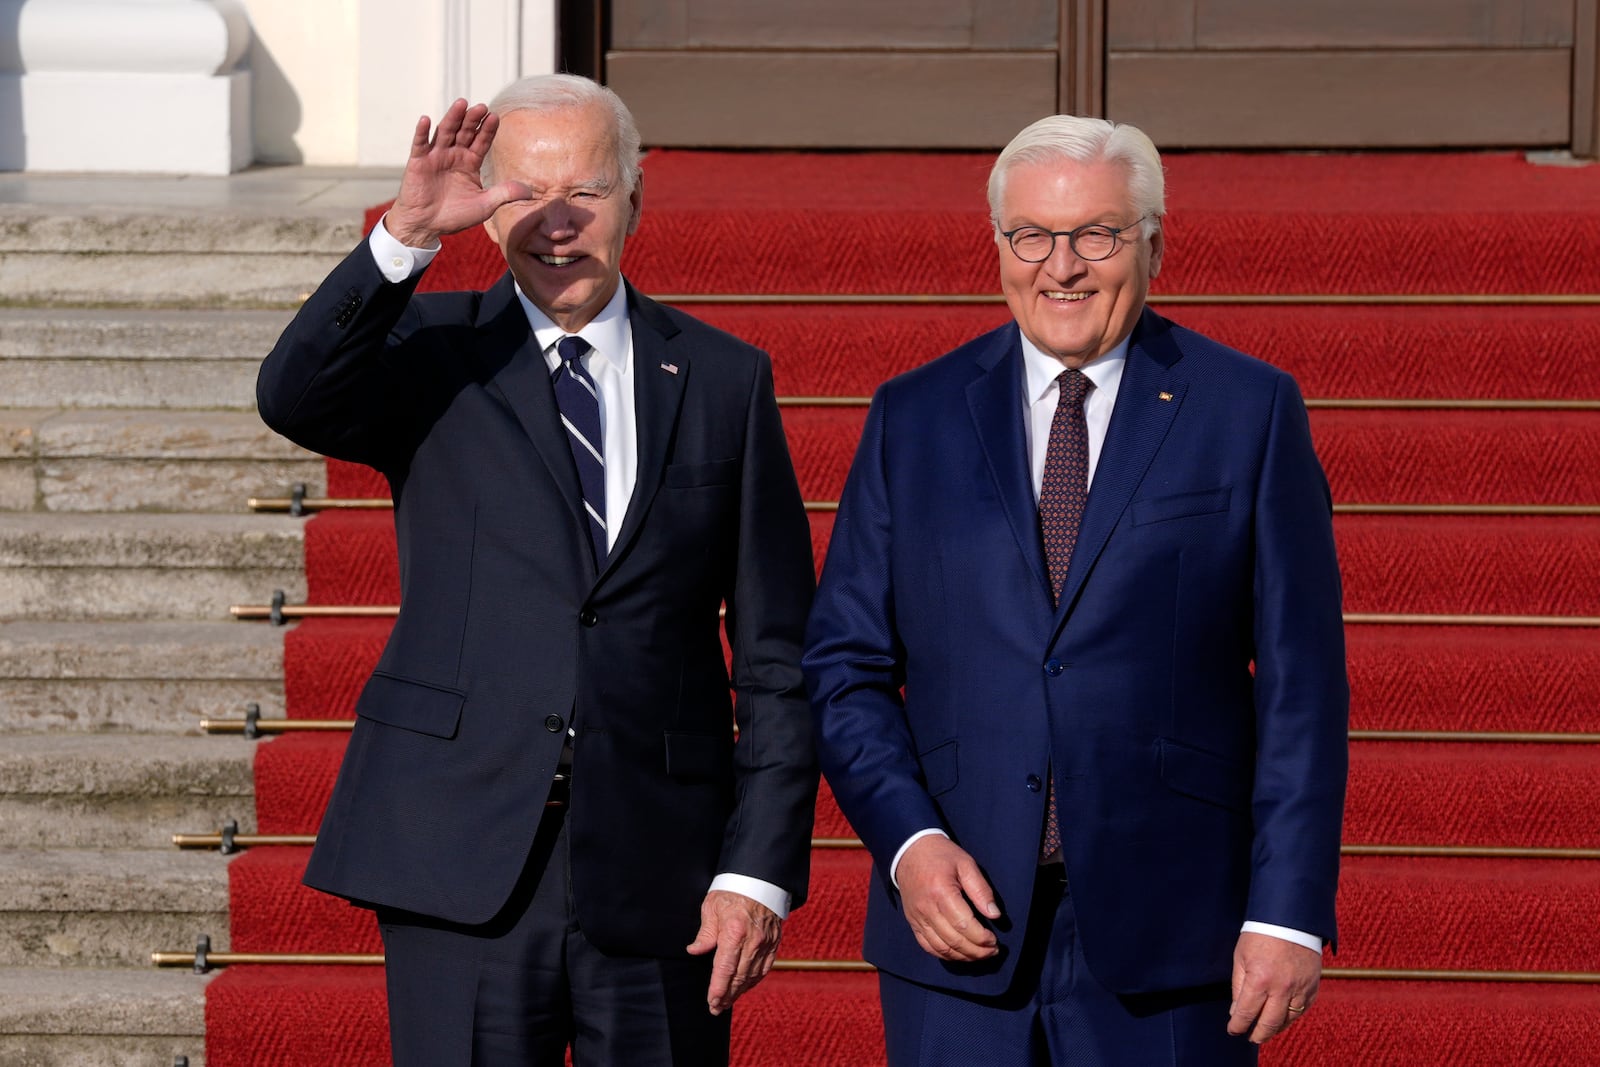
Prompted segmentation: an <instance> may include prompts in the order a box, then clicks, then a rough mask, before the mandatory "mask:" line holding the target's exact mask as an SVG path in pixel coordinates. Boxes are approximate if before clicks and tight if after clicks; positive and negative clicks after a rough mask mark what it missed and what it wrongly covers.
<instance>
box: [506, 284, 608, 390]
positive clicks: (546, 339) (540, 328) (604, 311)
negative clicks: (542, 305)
mask: <svg viewBox="0 0 1600 1067" xmlns="http://www.w3.org/2000/svg"><path fill="white" fill-rule="evenodd" d="M517 299H518V300H520V301H521V302H522V310H523V312H524V314H526V315H527V316H528V325H529V326H530V327H532V329H533V336H534V339H535V340H537V341H538V342H539V350H540V351H541V352H549V351H550V350H551V349H552V348H554V347H555V346H556V342H558V341H560V340H561V339H562V338H563V337H565V336H567V332H566V331H565V330H563V329H562V328H561V327H559V326H557V325H556V324H555V323H553V322H551V321H550V316H548V315H546V314H545V313H544V312H542V311H540V310H539V308H538V307H537V306H536V305H535V304H534V302H533V301H532V300H529V299H528V297H527V294H526V293H524V292H523V291H522V286H520V285H519V286H517ZM578 336H579V337H581V338H583V339H584V340H585V341H588V342H589V347H590V348H592V349H594V353H593V355H592V356H591V357H590V358H591V359H603V360H605V361H606V362H608V363H610V364H611V365H612V366H613V367H615V368H616V369H617V370H618V371H619V372H620V373H623V374H626V373H627V371H628V357H629V356H630V355H631V354H632V352H633V345H632V344H631V343H630V342H631V340H632V334H631V333H630V332H629V329H628V287H627V285H625V284H622V283H620V282H619V283H618V285H617V291H616V292H615V293H612V294H611V299H610V300H608V301H606V306H605V307H603V308H601V309H600V314H598V315H596V316H595V317H594V318H592V319H590V320H589V323H588V325H586V326H584V328H583V329H581V330H579V331H578Z"/></svg>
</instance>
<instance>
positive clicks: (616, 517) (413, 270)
mask: <svg viewBox="0 0 1600 1067" xmlns="http://www.w3.org/2000/svg"><path fill="white" fill-rule="evenodd" d="M367 246H368V247H369V248H370V249H371V250H372V256H373V259H374V260H375V261H376V262H377V265H378V270H379V271H380V272H381V273H382V274H383V276H384V277H385V278H387V279H388V280H389V281H391V282H403V281H406V280H407V279H408V278H410V277H411V276H412V275H415V274H419V273H421V272H422V270H423V269H424V268H426V267H427V266H428V264H429V263H431V262H433V257H434V256H435V255H437V254H438V252H439V249H438V248H409V247H407V246H405V245H403V244H401V243H400V242H399V241H397V240H395V238H394V237H393V236H392V235H391V234H390V233H389V231H388V230H387V229H386V228H385V227H384V224H383V220H382V219H380V220H379V221H378V225H376V226H374V227H373V228H372V235H371V236H370V237H369V238H368V239H367ZM517 299H518V300H519V301H520V302H521V304H522V310H523V312H524V313H525V314H526V315H527V317H528V325H529V327H531V328H532V330H533V336H534V338H535V340H537V341H538V342H539V347H540V348H541V349H543V351H544V360H545V365H546V366H547V367H548V368H549V369H550V372H551V373H552V374H554V373H555V369H556V368H557V367H559V366H560V365H561V357H560V356H559V355H557V354H556V345H557V343H559V342H560V340H561V339H562V338H563V337H565V336H567V335H566V333H565V332H564V331H563V330H562V329H561V327H559V326H557V325H556V324H555V323H553V322H551V321H550V317H549V316H548V315H546V314H545V313H544V312H542V311H540V310H539V309H538V308H537V307H535V306H534V303H533V301H531V300H529V299H528V297H527V295H526V294H524V293H523V291H522V287H521V286H518V287H517ZM576 336H579V337H582V338H583V339H584V340H585V341H587V342H589V346H590V351H589V352H588V353H586V354H585V355H584V357H583V364H584V368H585V369H586V370H587V371H588V372H589V374H590V376H591V377H593V378H594V382H595V387H596V389H597V391H598V392H599V395H600V433H601V438H602V440H603V441H604V445H603V451H604V452H605V472H606V547H607V548H610V547H612V546H613V545H615V544H616V541H617V531H618V530H620V529H622V520H623V518H624V516H626V515H627V511H628V503H629V501H631V500H632V499H633V490H634V485H635V483H636V482H637V481H638V477H639V444H638V430H639V422H638V419H637V418H636V416H635V412H634V393H633V362H634V361H633V330H632V328H631V327H630V326H629V323H628V294H627V287H626V286H623V285H618V286H617V291H616V292H615V293H614V294H613V295H612V297H611V299H610V300H609V301H607V302H606V306H605V307H603V308H601V309H600V313H599V314H598V315H596V316H595V317H594V318H593V319H591V320H590V321H589V322H588V323H587V324H585V325H584V327H583V328H582V329H581V330H579V331H578V333H577V335H576ZM710 889H714V890H727V891H728V892H731V893H738V894H739V895H741V896H745V897H749V898H750V899H752V900H754V901H756V902H757V903H759V904H763V905H765V906H766V907H767V908H770V909H771V910H772V911H773V912H775V913H776V914H777V916H778V918H780V919H786V918H788V917H789V906H790V904H791V903H792V898H791V896H790V895H789V893H788V892H787V891H786V890H784V889H783V888H782V887H781V886H777V885H774V884H772V883H771V882H766V881H763V880H761V879H759V878H751V877H749V876H748V875H743V874H731V873H725V874H719V875H717V876H716V877H715V878H714V879H712V881H711V885H710Z"/></svg>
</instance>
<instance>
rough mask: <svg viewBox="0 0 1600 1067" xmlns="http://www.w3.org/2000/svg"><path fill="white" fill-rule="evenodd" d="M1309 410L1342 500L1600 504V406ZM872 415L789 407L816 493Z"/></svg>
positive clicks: (835, 495)
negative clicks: (1571, 408) (1578, 408)
mask: <svg viewBox="0 0 1600 1067" xmlns="http://www.w3.org/2000/svg"><path fill="white" fill-rule="evenodd" d="M1597 362H1600V361H1597ZM1310 416H1311V433H1312V438H1313V440H1314V441H1315V442H1316V447H1317V454H1318V456H1319V457H1320V458H1321V459H1322V465H1323V467H1324V469H1325V470H1326V471H1327V475H1328V482H1329V486H1330V488H1331V489H1332V492H1333V499H1334V500H1335V501H1336V502H1338V503H1341V504H1344V503H1378V504H1387V503H1402V504H1595V503H1600V410H1597V411H1471V410H1465V411H1462V410H1458V411H1427V412H1419V411H1403V412H1400V411H1353V410H1337V409H1334V410H1328V409H1319V410H1314V411H1312V412H1311V413H1310ZM865 421H866V409H865V408H859V407H857V408H838V407H788V408H785V409H784V413H783V424H784V430H785V433H786V435H787V437H788V440H789V450H790V453H791V455H792V456H793V457H794V464H795V469H796V471H797V472H798V473H799V476H800V491H801V494H802V495H803V496H804V497H805V498H806V499H807V500H824V501H832V500H838V499H839V494H840V492H841V490H842V489H843V488H844V482H845V476H846V475H847V474H848V473H849V470H850V463H851V460H852V459H853V458H854V456H855V451H856V442H857V441H858V440H859V439H860V436H861V429H862V426H863V425H864V424H865Z"/></svg>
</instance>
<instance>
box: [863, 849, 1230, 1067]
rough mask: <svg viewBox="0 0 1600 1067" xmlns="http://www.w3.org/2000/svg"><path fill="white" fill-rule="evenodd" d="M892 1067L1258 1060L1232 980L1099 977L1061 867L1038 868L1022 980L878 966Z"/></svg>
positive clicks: (1133, 1065) (1177, 1065)
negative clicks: (983, 981) (1159, 986)
mask: <svg viewBox="0 0 1600 1067" xmlns="http://www.w3.org/2000/svg"><path fill="white" fill-rule="evenodd" d="M878 981H879V989H880V992H881V994H882V997H883V1022H884V1030H885V1036H886V1038H887V1041H888V1048H889V1065H890V1067H972V1065H974V1064H982V1065H983V1067H1254V1065H1255V1063H1256V1046H1254V1045H1252V1044H1250V1043H1249V1042H1248V1041H1247V1040H1245V1039H1244V1038H1242V1037H1231V1036H1229V1034H1228V1032H1227V1027H1228V1004H1229V1001H1230V999H1231V997H1230V992H1229V989H1228V987H1227V986H1226V985H1220V986H1207V987H1203V988H1200V989H1190V990H1179V991H1176V992H1171V993H1159V994H1148V995H1140V996H1119V995H1117V994H1115V993H1112V992H1111V991H1109V990H1107V989H1106V988H1105V987H1104V986H1102V985H1100V983H1099V982H1097V981H1096V980H1095V977H1094V975H1093V974H1092V973H1091V972H1090V971H1089V968H1088V967H1087V966H1086V965H1085V963H1084V959H1083V951H1082V948H1081V946H1080V945H1079V942H1078V935H1077V922H1076V919H1075V917H1074V914H1073V909H1072V897H1071V894H1070V892H1069V891H1068V889H1067V886H1066V884H1065V881H1064V880H1063V879H1062V877H1061V875H1060V866H1059V865H1055V866H1053V867H1041V868H1040V876H1039V879H1038V881H1037V883H1036V884H1035V887H1034V905H1033V915H1032V917H1031V919H1030V922H1029V929H1028V932H1027V935H1026V937H1025V938H1024V943H1023V950H1022V956H1021V958H1020V959H1019V960H1018V961H1017V980H1016V983H1015V984H1014V985H1013V987H1012V990H1011V992H1009V993H1007V994H1006V995H1005V996H1001V997H969V996H962V995H960V994H956V993H952V992H950V991H948V990H940V989H932V988H928V987H926V986H920V985H917V984H915V983H912V982H907V981H905V980H903V979H900V978H896V977H895V976H893V975H891V974H887V973H880V975H879V979H878Z"/></svg>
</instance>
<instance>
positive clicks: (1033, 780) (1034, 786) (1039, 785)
mask: <svg viewBox="0 0 1600 1067" xmlns="http://www.w3.org/2000/svg"><path fill="white" fill-rule="evenodd" d="M1027 786H1028V792H1030V793H1037V792H1038V791H1039V790H1041V789H1043V788H1044V782H1042V781H1040V780H1039V776H1038V775H1037V774H1030V775H1028V780H1027Z"/></svg>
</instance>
